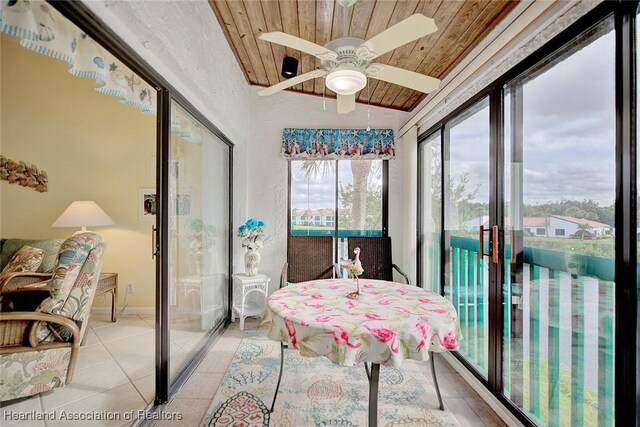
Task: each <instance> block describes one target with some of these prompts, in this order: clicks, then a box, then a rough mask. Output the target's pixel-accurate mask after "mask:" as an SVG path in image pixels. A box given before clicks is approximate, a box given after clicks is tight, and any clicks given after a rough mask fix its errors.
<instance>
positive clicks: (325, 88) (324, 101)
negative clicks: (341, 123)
mask: <svg viewBox="0 0 640 427" xmlns="http://www.w3.org/2000/svg"><path fill="white" fill-rule="evenodd" d="M324 80H326V79H324ZM323 83H324V84H323V85H322V111H327V100H326V99H325V97H324V92H325V91H326V90H327V82H326V81H323Z"/></svg>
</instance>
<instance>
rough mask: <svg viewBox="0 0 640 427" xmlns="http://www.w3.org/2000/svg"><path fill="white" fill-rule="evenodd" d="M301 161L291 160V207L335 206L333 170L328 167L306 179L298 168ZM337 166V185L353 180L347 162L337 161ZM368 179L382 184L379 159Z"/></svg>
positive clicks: (334, 176)
mask: <svg viewBox="0 0 640 427" xmlns="http://www.w3.org/2000/svg"><path fill="white" fill-rule="evenodd" d="M302 162H303V161H292V162H291V167H292V172H293V173H292V174H291V208H292V209H293V208H298V209H325V208H333V207H335V203H336V202H335V180H336V175H335V170H334V169H333V168H330V169H328V170H327V171H326V172H325V173H324V174H322V173H320V174H318V175H316V176H314V177H312V178H311V179H307V178H306V176H305V175H304V173H303V172H301V171H300V170H299V166H300V164H301V163H302ZM376 163H377V164H376ZM338 168H339V169H338V179H339V182H338V186H345V185H347V184H350V183H351V182H352V181H353V175H352V173H351V166H350V164H349V162H338ZM321 171H322V169H321ZM369 180H370V181H371V180H375V181H376V183H377V184H378V185H382V171H381V169H380V161H376V162H375V163H374V164H373V166H372V172H371V173H369Z"/></svg>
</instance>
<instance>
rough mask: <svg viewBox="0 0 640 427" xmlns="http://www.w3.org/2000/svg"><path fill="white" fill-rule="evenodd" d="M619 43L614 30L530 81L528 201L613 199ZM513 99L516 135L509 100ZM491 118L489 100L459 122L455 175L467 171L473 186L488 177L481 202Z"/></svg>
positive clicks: (453, 139)
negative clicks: (511, 105)
mask: <svg viewBox="0 0 640 427" xmlns="http://www.w3.org/2000/svg"><path fill="white" fill-rule="evenodd" d="M614 42H615V40H614V33H613V31H612V32H610V33H608V34H607V35H605V36H603V37H601V38H599V39H597V40H596V41H594V42H593V43H591V44H590V45H588V46H586V47H584V48H583V49H581V50H580V51H578V52H576V53H574V54H573V55H572V56H570V57H569V58H565V60H564V61H562V62H561V63H559V64H556V65H555V66H554V67H553V68H551V69H550V70H547V71H546V72H544V73H543V74H541V75H540V76H538V77H537V78H535V79H534V80H532V81H529V82H527V83H526V84H525V85H524V88H523V102H524V124H523V126H524V162H523V163H524V165H523V167H524V203H526V204H538V203H544V202H548V201H557V200H563V199H568V200H583V199H593V200H595V201H597V202H598V203H600V205H602V206H608V205H611V204H612V203H613V201H614V199H615V174H614V172H615V157H614V156H615V98H614V97H615V80H614V50H615V49H614ZM505 104H506V105H505V121H506V123H507V129H505V138H506V139H507V140H508V138H509V129H508V120H509V109H508V108H509V103H508V99H507V101H506V102H505ZM488 120H489V115H488V107H487V108H485V109H483V110H481V111H479V112H477V113H476V114H475V115H474V116H472V117H470V118H468V119H466V120H465V121H464V122H462V123H460V124H458V125H456V126H454V127H453V128H452V129H451V142H452V145H451V159H452V160H451V175H452V176H453V177H454V178H459V177H460V175H461V174H462V173H463V172H464V171H467V172H468V174H469V178H470V182H471V183H470V185H469V187H468V188H475V187H476V185H477V184H481V188H480V191H479V193H478V195H477V197H476V200H477V201H480V202H487V201H488V182H487V181H488V174H489V164H488V162H489V155H488V149H489V144H488V138H489V122H488ZM507 145H508V144H507ZM509 158H510V154H509V150H508V149H507V150H506V152H505V161H506V162H509ZM507 167H508V166H507ZM507 179H509V178H508V174H507Z"/></svg>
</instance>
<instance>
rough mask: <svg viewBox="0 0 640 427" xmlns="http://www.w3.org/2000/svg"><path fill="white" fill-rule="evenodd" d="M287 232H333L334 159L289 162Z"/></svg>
mask: <svg viewBox="0 0 640 427" xmlns="http://www.w3.org/2000/svg"><path fill="white" fill-rule="evenodd" d="M290 167H291V195H290V197H291V212H290V215H291V230H290V232H291V235H292V236H324V235H330V236H333V235H335V206H336V162H335V161H331V160H294V161H291V164H290Z"/></svg>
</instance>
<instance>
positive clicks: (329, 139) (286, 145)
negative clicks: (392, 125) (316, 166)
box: [281, 128, 395, 160]
mask: <svg viewBox="0 0 640 427" xmlns="http://www.w3.org/2000/svg"><path fill="white" fill-rule="evenodd" d="M281 154H282V157H284V158H285V159H287V160H304V159H313V160H335V159H345V160H355V159H362V160H368V159H380V160H389V159H392V158H393V157H394V156H395V141H394V136H393V129H370V130H367V129H296V128H286V129H285V130H284V131H283V132H282V151H281Z"/></svg>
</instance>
